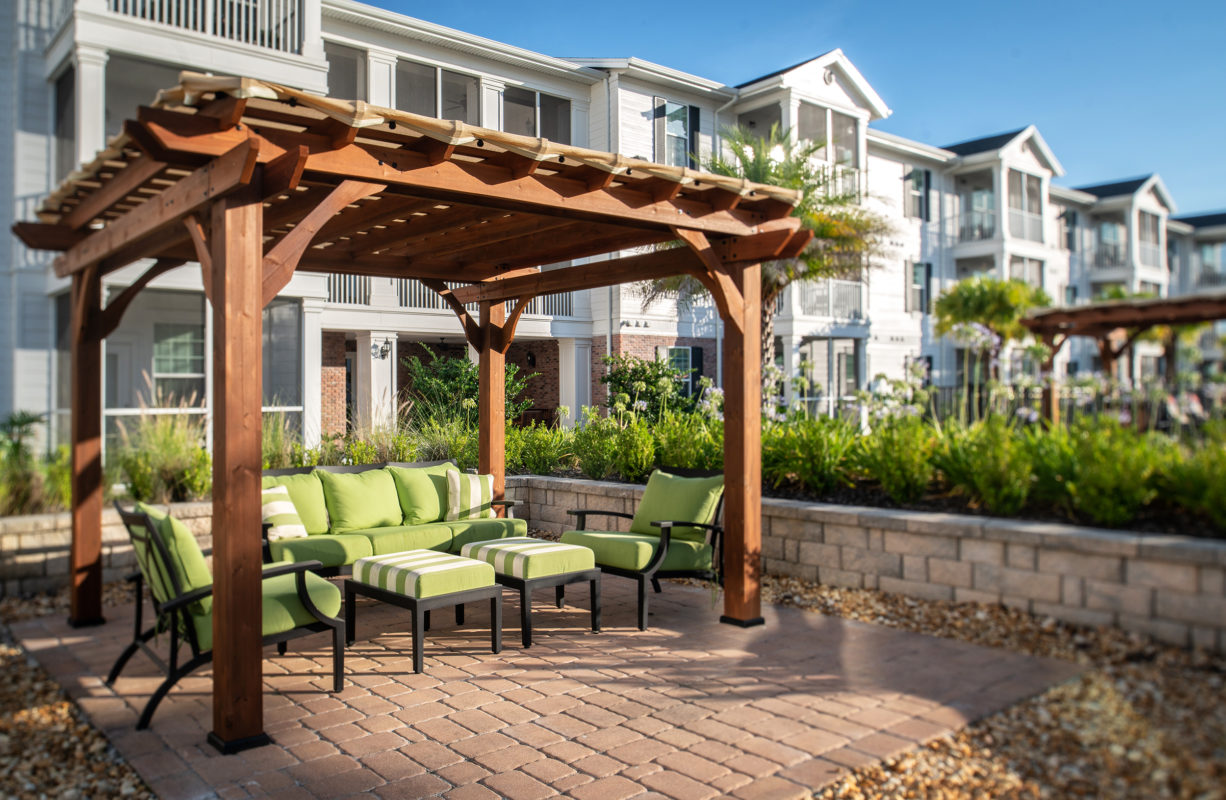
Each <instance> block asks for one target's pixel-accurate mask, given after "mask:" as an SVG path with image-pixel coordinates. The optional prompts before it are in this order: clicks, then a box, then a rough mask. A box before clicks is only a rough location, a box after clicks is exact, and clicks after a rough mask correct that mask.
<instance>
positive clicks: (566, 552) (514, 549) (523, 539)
mask: <svg viewBox="0 0 1226 800" xmlns="http://www.w3.org/2000/svg"><path fill="white" fill-rule="evenodd" d="M460 555H462V556H467V557H468V558H479V559H481V560H482V561H487V562H489V563H490V564H493V565H494V571H495V572H497V573H498V574H499V575H509V576H511V577H512V578H522V579H524V580H530V579H532V578H546V577H549V576H551V575H565V574H566V573H568V572H582V571H584V570H589V569H592V568H593V567H595V566H596V564H595V561H594V557H593V554H592V550H591V548H588V547H584V546H582V545H574V544H563V543H561V542H550V541H548V540H545V539H533V538H530V537H528V536H516V537H513V538H510V539H497V540H494V541H489V542H469V543H468V544H466V545H464V547H463V549H461V550H460Z"/></svg>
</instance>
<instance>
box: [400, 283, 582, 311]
mask: <svg viewBox="0 0 1226 800" xmlns="http://www.w3.org/2000/svg"><path fill="white" fill-rule="evenodd" d="M464 285H465V284H462V283H448V284H447V287H448V288H449V289H456V288H459V287H460V286H464ZM396 300H397V304H398V305H399V306H400V307H401V308H418V309H425V310H434V311H443V310H446V309H447V308H448V305H447V304H446V303H445V302H443V298H442V297H439V295H438V292H436V291H434V290H433V289H431V288H429V287H428V286H426V285H425V284H423V283H422V282H421V281H419V280H414V279H412V278H398V279H397V280H396ZM514 306H515V303H514V302H513V301H507V306H506V307H507V312H508V313H509V312H510V311H511V309H512V308H514ZM465 307H466V308H467V309H468V310H469V311H477V310H478V305H477V304H476V303H469V304H468V305H467V306H465ZM524 313H525V314H533V315H537V316H546V317H572V316H574V303H573V296H572V294H571V293H570V292H563V293H561V294H548V295H544V296H542V297H534V298H532V301H531V302H530V303H528V307H527V308H526V309H524Z"/></svg>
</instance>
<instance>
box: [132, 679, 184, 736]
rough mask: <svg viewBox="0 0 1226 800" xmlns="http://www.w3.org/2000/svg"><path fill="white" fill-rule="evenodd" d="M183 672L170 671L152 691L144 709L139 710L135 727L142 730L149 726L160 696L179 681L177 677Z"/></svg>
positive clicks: (160, 699) (160, 698)
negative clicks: (138, 717)
mask: <svg viewBox="0 0 1226 800" xmlns="http://www.w3.org/2000/svg"><path fill="white" fill-rule="evenodd" d="M182 675H183V673H180V672H172V673H170V675H169V677H167V678H166V680H164V681H162V684H161V685H160V686H158V688H157V689H156V690H155V691H154V692H153V696H152V697H150V698H149V702H148V703H146V704H145V710H144V711H142V712H141V714H140V719H139V720H138V721H137V723H136V729H137V730H138V731H143V730H145V729H146V728H148V727H149V723H150V722H151V721H152V720H153V712H154V711H157V707H158V703H160V702H162V698H163V697H165V696H166V693H167V692H169V691H170V689H171V687H172V686H174V685H175V684H176V683H178V682H179V678H180V677H182Z"/></svg>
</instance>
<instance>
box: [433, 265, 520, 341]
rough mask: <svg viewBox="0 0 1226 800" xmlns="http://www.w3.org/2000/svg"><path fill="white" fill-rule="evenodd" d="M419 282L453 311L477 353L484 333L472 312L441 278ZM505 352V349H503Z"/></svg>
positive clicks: (483, 338)
mask: <svg viewBox="0 0 1226 800" xmlns="http://www.w3.org/2000/svg"><path fill="white" fill-rule="evenodd" d="M421 283H422V285H423V286H425V287H426V288H427V289H432V290H434V292H435V293H436V294H437V295H438V296H439V297H441V298H443V302H444V303H446V304H447V307H448V308H450V309H451V310H452V312H454V313H455V315H456V316H457V317H459V319H460V326H461V327H462V328H464V338H465V339H467V340H468V343H469V345H471V346H472V348H473V349H474V350H476V351H477V352H478V353H480V352H481V348H482V347H483V346H484V345H485V334H484V333H483V332H482V328H481V325H480V323H478V322H477V321H476V320H474V319H473V316H472V314H469V313H468V309H467V308H465V307H464V304H463V303H460V302H459V301H458V300H456V299H455V295H453V294H452V293H451V289H449V288H448V287H447V284H446V283H444V282H443V281H441V280H437V279H434V278H423V279H421ZM504 352H505V351H504Z"/></svg>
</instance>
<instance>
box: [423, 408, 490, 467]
mask: <svg viewBox="0 0 1226 800" xmlns="http://www.w3.org/2000/svg"><path fill="white" fill-rule="evenodd" d="M478 444H479V434H478V431H477V428H476V427H474V426H472V425H469V424H468V423H467V422H465V421H463V420H461V419H458V418H452V419H446V420H439V419H433V420H428V421H427V422H426V423H425V424H424V425H422V427H421V428H420V429H419V430H418V432H417V458H418V459H420V460H421V461H445V460H446V459H449V458H452V459H455V461H456V464H457V465H458V466H459V468H460V471H461V472H463V471H465V470H469V469H476V467H477V447H478Z"/></svg>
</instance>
